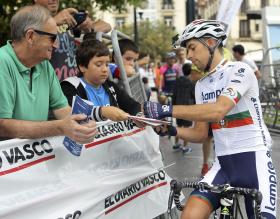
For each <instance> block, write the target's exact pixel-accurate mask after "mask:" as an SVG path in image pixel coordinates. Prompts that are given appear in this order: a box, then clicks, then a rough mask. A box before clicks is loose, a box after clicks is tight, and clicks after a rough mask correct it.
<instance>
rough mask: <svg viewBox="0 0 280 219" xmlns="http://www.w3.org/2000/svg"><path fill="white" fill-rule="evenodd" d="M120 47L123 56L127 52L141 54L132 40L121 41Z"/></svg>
mask: <svg viewBox="0 0 280 219" xmlns="http://www.w3.org/2000/svg"><path fill="white" fill-rule="evenodd" d="M119 47H120V51H121V54H122V55H123V54H124V53H125V52H126V51H133V52H135V53H139V49H138V46H137V45H136V44H135V43H134V42H133V41H132V40H130V39H120V40H119Z"/></svg>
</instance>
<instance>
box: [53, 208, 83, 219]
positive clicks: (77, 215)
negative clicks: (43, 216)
mask: <svg viewBox="0 0 280 219" xmlns="http://www.w3.org/2000/svg"><path fill="white" fill-rule="evenodd" d="M81 215H82V212H81V211H79V210H77V211H75V212H74V213H73V214H67V215H65V217H59V218H57V219H79V218H80V216H81Z"/></svg>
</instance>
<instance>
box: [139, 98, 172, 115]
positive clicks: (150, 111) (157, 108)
mask: <svg viewBox="0 0 280 219" xmlns="http://www.w3.org/2000/svg"><path fill="white" fill-rule="evenodd" d="M172 111H173V106H172V105H161V104H160V103H156V102H151V101H145V102H144V114H145V116H146V117H148V118H152V119H163V118H165V117H171V116H172Z"/></svg>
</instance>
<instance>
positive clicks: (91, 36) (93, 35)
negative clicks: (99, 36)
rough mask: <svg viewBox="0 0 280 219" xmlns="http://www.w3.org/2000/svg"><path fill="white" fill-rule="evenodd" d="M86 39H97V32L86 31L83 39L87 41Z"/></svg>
mask: <svg viewBox="0 0 280 219" xmlns="http://www.w3.org/2000/svg"><path fill="white" fill-rule="evenodd" d="M86 40H96V33H95V32H94V31H91V32H89V33H85V34H84V36H83V41H86Z"/></svg>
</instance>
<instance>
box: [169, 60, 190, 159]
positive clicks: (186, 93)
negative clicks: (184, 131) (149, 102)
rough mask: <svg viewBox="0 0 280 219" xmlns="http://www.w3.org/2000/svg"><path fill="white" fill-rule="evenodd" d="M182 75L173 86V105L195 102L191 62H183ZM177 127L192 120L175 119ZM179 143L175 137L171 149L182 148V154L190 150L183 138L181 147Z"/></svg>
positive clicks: (186, 124)
mask: <svg viewBox="0 0 280 219" xmlns="http://www.w3.org/2000/svg"><path fill="white" fill-rule="evenodd" d="M182 69H183V74H184V75H183V76H180V77H179V78H177V80H176V84H175V86H174V91H173V98H172V104H173V105H193V104H195V95H194V83H193V82H192V81H191V80H190V79H189V75H190V74H191V64H189V63H185V64H183V67H182ZM176 123H177V126H178V127H185V128H187V127H190V126H192V121H188V120H183V119H176ZM178 143H179V138H178V137H177V136H176V137H175V145H173V149H175V150H176V149H182V152H183V154H184V155H186V154H188V153H190V152H191V151H192V148H191V147H188V141H186V140H184V145H183V146H182V147H181V144H178Z"/></svg>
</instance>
